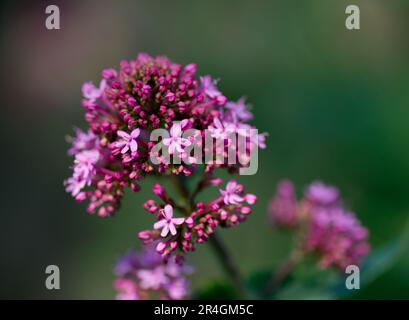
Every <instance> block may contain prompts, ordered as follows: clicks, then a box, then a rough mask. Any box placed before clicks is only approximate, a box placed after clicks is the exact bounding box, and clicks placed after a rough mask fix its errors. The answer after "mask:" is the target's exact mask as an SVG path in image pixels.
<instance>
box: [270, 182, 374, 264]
mask: <svg viewBox="0 0 409 320" xmlns="http://www.w3.org/2000/svg"><path fill="white" fill-rule="evenodd" d="M269 217H270V220H271V221H272V223H273V224H274V225H275V226H278V227H280V228H286V229H293V230H295V229H298V230H299V232H302V233H303V236H302V237H301V241H302V243H301V247H302V250H303V251H304V252H306V253H309V252H312V253H316V254H318V256H319V257H320V265H321V266H322V267H323V268H327V267H329V266H334V267H335V268H337V269H339V270H341V271H342V272H344V271H345V267H346V266H348V265H353V264H359V263H360V262H361V261H362V260H363V258H364V257H365V256H366V255H367V254H368V252H369V251H370V246H369V244H368V241H367V239H368V230H367V229H366V228H365V227H363V226H362V225H361V223H360V222H359V220H358V219H357V218H356V217H355V215H354V214H353V213H351V212H349V211H348V210H346V209H345V207H344V206H343V203H342V199H341V197H340V194H339V191H338V190H337V188H335V187H332V186H327V185H324V184H323V183H321V182H313V183H312V184H311V185H309V186H308V188H307V189H306V190H305V193H304V198H303V199H301V200H300V201H297V199H296V196H295V193H294V187H293V185H292V183H291V182H290V181H282V182H280V183H279V185H278V188H277V193H276V196H275V197H274V198H273V199H272V201H271V203H270V207H269Z"/></svg>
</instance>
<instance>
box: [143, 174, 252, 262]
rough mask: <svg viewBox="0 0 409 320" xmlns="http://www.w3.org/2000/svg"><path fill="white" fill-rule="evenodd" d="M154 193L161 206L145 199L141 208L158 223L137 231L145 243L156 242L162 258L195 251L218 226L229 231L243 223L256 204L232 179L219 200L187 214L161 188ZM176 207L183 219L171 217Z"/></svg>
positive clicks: (158, 187) (195, 207)
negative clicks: (149, 228) (229, 228)
mask: <svg viewBox="0 0 409 320" xmlns="http://www.w3.org/2000/svg"><path fill="white" fill-rule="evenodd" d="M213 184H214V185H215V184H216V185H218V184H220V181H218V180H217V179H216V181H215V180H213ZM153 192H154V193H155V194H156V195H157V196H158V197H159V198H160V199H161V202H162V203H160V204H159V203H157V202H155V201H154V200H148V201H147V202H146V203H145V204H144V208H145V209H146V210H147V211H148V212H149V213H151V214H155V215H156V219H157V222H155V223H154V225H153V229H152V230H144V231H141V232H139V233H138V237H139V239H140V240H142V242H143V243H144V244H149V243H152V242H156V243H157V245H156V251H157V252H158V253H160V254H161V255H162V256H163V257H164V258H167V257H168V256H169V255H170V254H171V253H176V255H178V254H183V253H185V252H189V251H193V250H195V248H196V244H197V243H204V242H206V241H207V240H208V239H209V237H210V236H211V235H212V234H213V233H214V232H215V230H216V228H217V227H218V226H220V227H222V228H228V227H232V226H235V225H237V224H239V223H240V222H243V221H245V220H246V219H247V216H248V215H249V214H250V213H251V212H252V209H251V208H250V207H249V205H253V204H255V202H256V196H255V195H253V194H245V192H244V187H243V185H241V184H238V183H237V182H236V181H234V180H231V181H229V182H228V183H227V185H226V189H221V190H220V196H219V197H218V198H216V199H215V200H213V201H210V202H198V203H196V204H195V205H194V207H193V208H191V210H188V211H187V210H186V209H184V208H180V207H179V206H178V205H177V204H176V203H175V201H174V200H173V199H171V197H170V196H169V195H168V193H167V192H166V191H165V189H164V188H163V187H162V186H161V185H159V184H157V185H155V186H154V188H153ZM176 208H180V211H181V213H182V214H183V217H175V216H174V211H175V210H174V209H176ZM165 260H166V259H165Z"/></svg>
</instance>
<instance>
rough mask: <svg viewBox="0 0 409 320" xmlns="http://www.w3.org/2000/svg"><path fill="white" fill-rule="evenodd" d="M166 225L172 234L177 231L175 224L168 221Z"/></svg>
mask: <svg viewBox="0 0 409 320" xmlns="http://www.w3.org/2000/svg"><path fill="white" fill-rule="evenodd" d="M168 226H169V230H170V233H171V234H172V236H174V235H175V234H176V233H177V231H176V228H175V225H174V224H173V223H172V222H171V223H169V225H168Z"/></svg>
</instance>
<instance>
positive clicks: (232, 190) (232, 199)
mask: <svg viewBox="0 0 409 320" xmlns="http://www.w3.org/2000/svg"><path fill="white" fill-rule="evenodd" d="M238 186H239V185H238V184H237V182H236V181H235V180H230V181H229V182H228V183H227V185H226V190H220V194H221V195H222V196H223V201H224V203H225V204H227V205H229V204H240V202H243V201H244V198H243V197H241V196H240V195H239V194H238V193H237V192H238V188H237V187H238Z"/></svg>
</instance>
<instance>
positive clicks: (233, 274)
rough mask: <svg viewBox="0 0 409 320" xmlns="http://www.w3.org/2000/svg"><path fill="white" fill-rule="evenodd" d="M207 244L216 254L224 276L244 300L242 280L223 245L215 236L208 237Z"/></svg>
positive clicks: (244, 292)
mask: <svg viewBox="0 0 409 320" xmlns="http://www.w3.org/2000/svg"><path fill="white" fill-rule="evenodd" d="M209 242H210V244H211V246H212V248H213V249H214V252H215V253H216V255H217V257H218V259H219V262H220V264H221V265H222V267H223V269H224V271H225V273H226V275H227V276H228V277H229V278H230V281H231V282H232V283H233V285H234V287H235V288H236V290H237V292H238V293H239V295H240V296H241V297H242V298H246V297H247V296H248V295H247V291H246V287H245V285H244V282H243V279H242V277H241V275H240V272H239V270H238V268H237V267H236V264H235V263H234V262H233V260H232V258H231V256H230V255H229V253H228V251H227V249H226V246H225V244H224V243H223V241H222V240H221V238H220V237H219V236H218V235H217V234H213V235H212V236H211V237H210V239H209Z"/></svg>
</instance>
